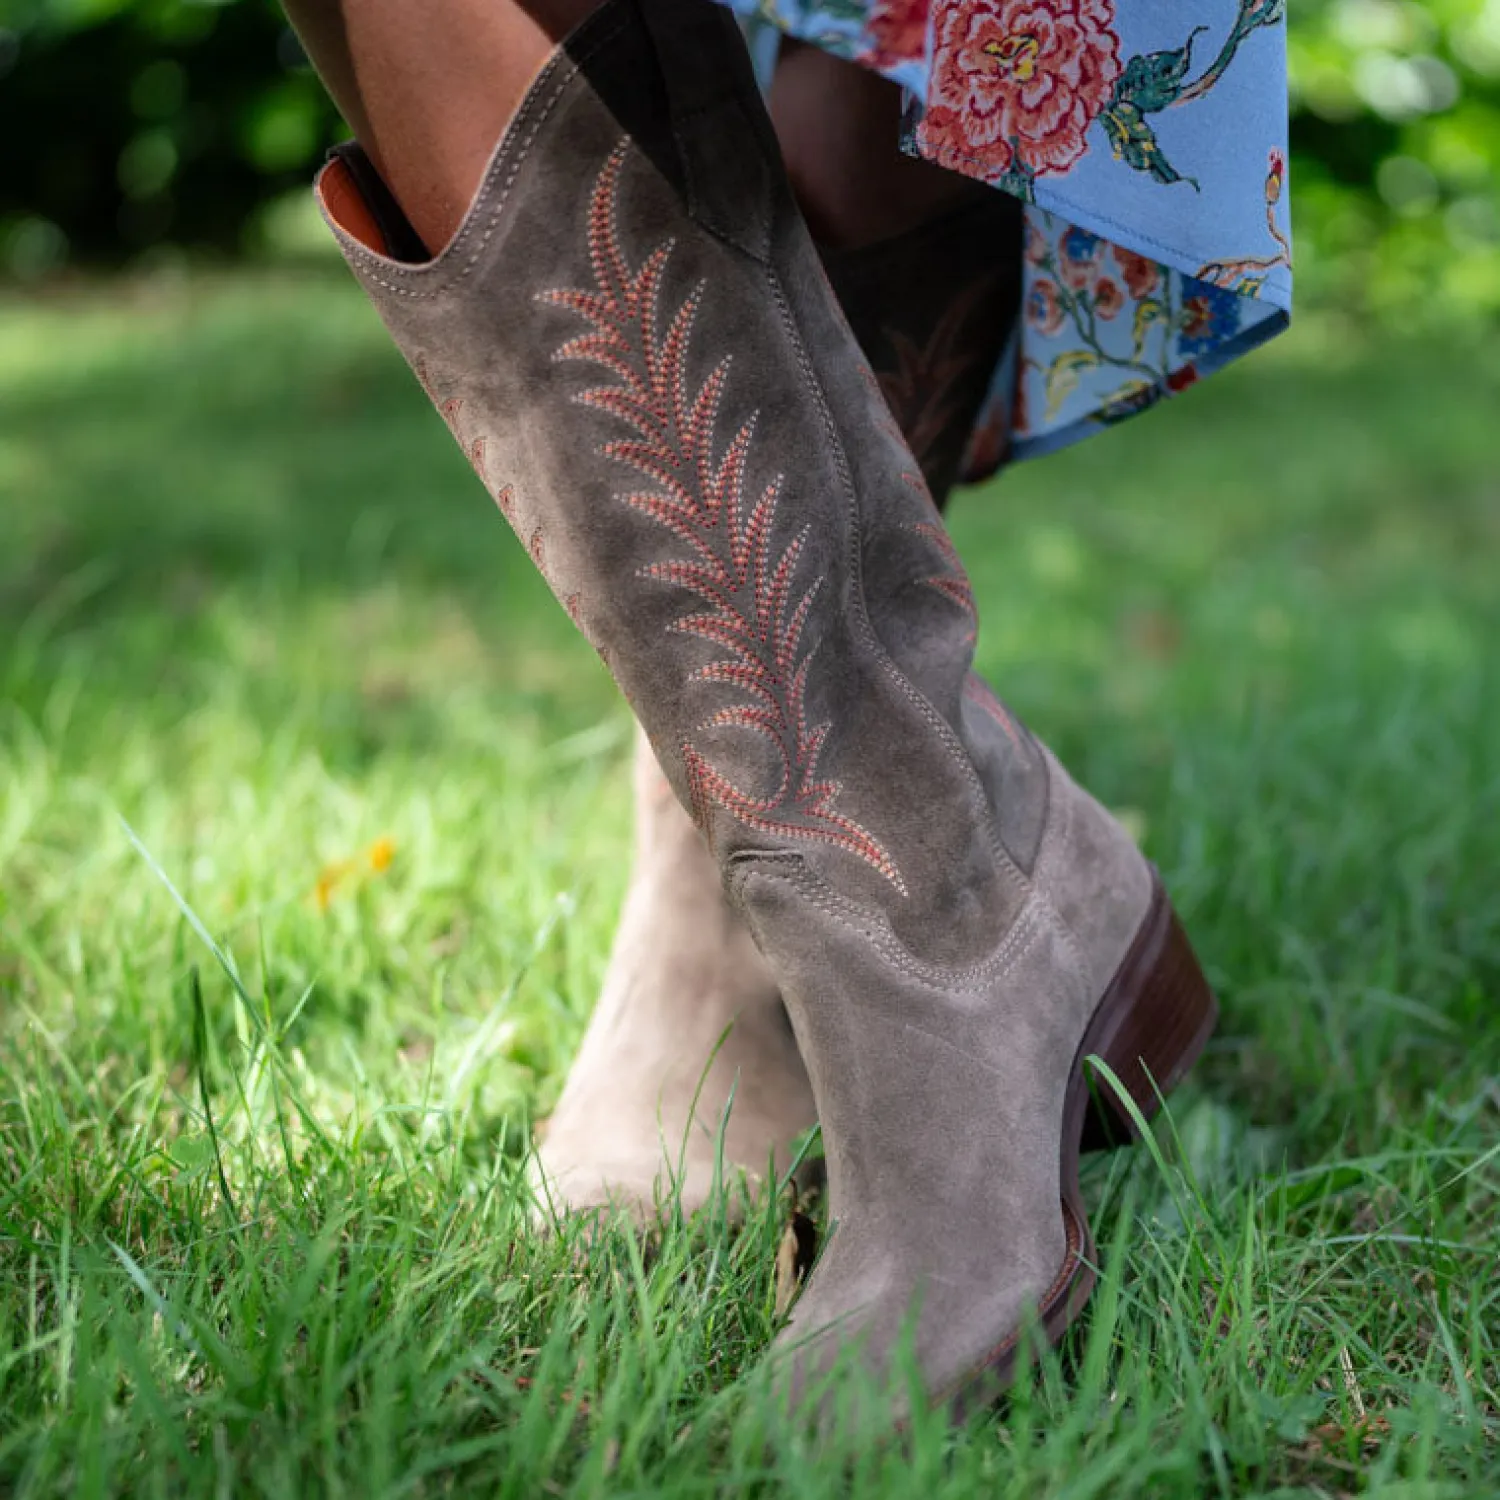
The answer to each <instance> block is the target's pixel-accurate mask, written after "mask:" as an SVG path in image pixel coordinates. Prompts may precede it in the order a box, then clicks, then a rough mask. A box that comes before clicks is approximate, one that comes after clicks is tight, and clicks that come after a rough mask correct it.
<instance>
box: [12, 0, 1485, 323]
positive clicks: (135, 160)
mask: <svg viewBox="0 0 1500 1500" xmlns="http://www.w3.org/2000/svg"><path fill="white" fill-rule="evenodd" d="M1291 21H1292V25H1291V64H1292V72H1291V87H1292V149H1293V174H1294V175H1293V184H1294V188H1295V192H1296V198H1295V213H1296V233H1297V238H1298V245H1297V250H1298V275H1299V293H1300V295H1301V296H1302V298H1303V299H1304V301H1306V300H1311V301H1312V302H1314V303H1319V304H1324V305H1333V306H1337V307H1340V308H1344V309H1347V310H1349V311H1351V312H1356V313H1358V314H1360V315H1371V314H1374V315H1379V316H1381V317H1382V318H1394V319H1396V320H1399V321H1401V322H1403V323H1407V324H1410V323H1412V322H1413V321H1423V322H1431V321H1437V322H1469V323H1472V322H1473V320H1474V319H1475V318H1476V316H1479V317H1481V318H1482V317H1484V316H1485V315H1493V314H1495V313H1497V312H1500V0H1298V3H1297V4H1296V6H1295V9H1294V11H1293V13H1292V17H1291ZM341 133H342V126H341V125H340V122H339V120H338V117H337V114H336V112H335V111H334V110H333V109H332V107H331V106H330V105H329V104H328V102H327V100H326V99H325V98H324V96H323V93H322V91H321V89H320V88H319V86H318V82H317V79H316V78H315V77H314V75H313V74H312V72H311V70H310V69H309V68H308V66H307V64H306V61H305V59H304V58H303V56H302V53H301V49H300V48H299V47H298V45H297V43H296V40H295V38H294V37H293V36H292V34H291V32H290V31H289V30H288V29H287V26H286V23H285V22H284V20H283V19H282V18H281V14H280V12H279V10H278V8H277V7H276V5H275V4H274V3H273V0H0V142H3V143H4V145H3V147H0V275H3V276H6V277H9V278H11V279H22V280H25V279H35V278H41V277H44V276H47V275H50V274H53V273H56V272H57V271H59V270H61V269H63V268H66V267H90V266H99V265H120V264H125V263H129V262H131V261H134V260H139V259H140V258H142V257H145V258H147V259H157V260H162V259H171V258H173V257H176V256H179V255H181V254H182V253H184V252H196V253H203V252H209V253H213V254H219V255H223V254H244V253H251V254H253V253H256V252H257V251H258V250H261V249H263V248H265V247H266V246H267V245H271V244H275V243H277V241H278V237H283V238H284V237H285V236H286V234H287V232H288V229H287V226H293V227H294V226H296V225H297V224H298V223H299V222H305V218H302V217H299V215H302V214H303V213H304V210H302V209H300V208H299V207H296V206H294V205H298V204H302V203H304V201H305V197H306V195H305V191H304V190H305V187H306V184H307V180H308V177H309V174H310V172H311V170H312V168H313V167H314V165H315V164H316V162H317V161H318V159H319V158H320V156H321V154H322V152H323V150H324V148H325V147H326V146H327V145H328V144H329V143H330V142H331V141H333V140H335V139H337V138H338V137H339V135H340V134H341Z"/></svg>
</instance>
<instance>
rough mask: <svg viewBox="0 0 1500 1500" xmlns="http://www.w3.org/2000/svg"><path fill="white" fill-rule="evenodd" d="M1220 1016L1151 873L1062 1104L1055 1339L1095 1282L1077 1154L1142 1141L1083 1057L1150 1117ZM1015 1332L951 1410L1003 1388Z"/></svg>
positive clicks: (956, 1393)
mask: <svg viewBox="0 0 1500 1500" xmlns="http://www.w3.org/2000/svg"><path fill="white" fill-rule="evenodd" d="M1218 1019H1219V1005H1218V1001H1217V1000H1216V999H1215V998H1214V993H1213V991H1212V990H1211V989H1210V988H1209V985H1208V981H1207V980H1206V979H1205V978H1204V977H1203V970H1202V969H1201V968H1200V967H1199V964H1198V959H1197V957H1196V955H1195V954H1194V953H1193V949H1192V945H1191V944H1190V943H1189V942H1188V937H1187V934H1186V933H1185V932H1184V931H1183V929H1182V924H1181V923H1180V922H1179V921H1178V920H1177V914H1176V913H1175V912H1174V911H1173V910H1172V903H1171V902H1170V901H1169V900H1168V899H1167V893H1166V891H1165V889H1164V888H1163V886H1162V884H1161V880H1160V879H1159V877H1158V876H1157V875H1156V872H1155V871H1154V870H1153V871H1152V891H1151V905H1150V908H1149V909H1148V911H1147V913H1146V918H1145V921H1143V922H1142V923H1141V926H1140V930H1139V931H1138V932H1137V933H1136V935H1135V940H1134V941H1133V942H1132V943H1131V945H1130V950H1129V952H1127V953H1126V955H1125V957H1124V959H1123V960H1122V962H1121V964H1120V967H1119V968H1118V969H1117V970H1116V971H1115V976H1114V978H1113V979H1112V980H1111V981H1110V983H1109V987H1108V988H1107V989H1106V990H1105V992H1104V996H1103V998H1102V999H1101V1000H1100V1001H1099V1004H1098V1006H1097V1007H1096V1008H1095V1010H1094V1014H1093V1017H1092V1019H1091V1020H1090V1021H1089V1025H1088V1030H1087V1031H1085V1032H1084V1035H1083V1040H1082V1041H1081V1042H1080V1043H1079V1044H1078V1051H1077V1053H1076V1054H1075V1056H1074V1058H1073V1071H1072V1079H1073V1081H1072V1083H1071V1085H1070V1086H1069V1089H1068V1098H1067V1103H1066V1105H1065V1107H1064V1111H1063V1128H1062V1214H1063V1227H1064V1231H1065V1234H1066V1237H1067V1250H1066V1253H1065V1254H1064V1256H1063V1262H1062V1267H1061V1269H1060V1270H1059V1271H1058V1273H1057V1277H1056V1279H1055V1280H1054V1281H1053V1283H1052V1285H1051V1286H1050V1287H1048V1288H1047V1290H1046V1292H1045V1293H1043V1295H1042V1297H1041V1300H1040V1302H1039V1319H1038V1321H1039V1324H1040V1327H1041V1330H1042V1332H1043V1334H1044V1335H1045V1336H1046V1339H1047V1342H1048V1343H1049V1344H1051V1345H1055V1344H1057V1343H1058V1342H1059V1341H1060V1340H1061V1338H1062V1336H1063V1334H1064V1333H1065V1332H1066V1331H1067V1329H1068V1327H1069V1325H1070V1324H1071V1323H1073V1321H1074V1320H1075V1319H1076V1318H1077V1317H1078V1315H1079V1314H1080V1313H1081V1312H1082V1311H1083V1308H1084V1304H1085V1303H1087V1301H1088V1300H1089V1297H1090V1295H1091V1294H1092V1293H1093V1290H1094V1283H1095V1281H1096V1280H1097V1272H1096V1270H1095V1262H1096V1254H1095V1249H1094V1238H1093V1235H1092V1233H1091V1232H1090V1230H1089V1222H1088V1216H1087V1215H1086V1214H1085V1212H1084V1207H1083V1190H1082V1187H1081V1186H1080V1183H1079V1176H1078V1168H1079V1161H1080V1159H1081V1157H1082V1155H1083V1153H1084V1151H1085V1150H1088V1149H1091V1148H1090V1146H1089V1142H1090V1140H1094V1141H1099V1138H1100V1135H1101V1134H1103V1135H1104V1137H1105V1138H1104V1139H1103V1141H1102V1142H1101V1144H1105V1145H1120V1144H1124V1143H1126V1142H1127V1141H1131V1140H1136V1139H1138V1138H1139V1131H1138V1130H1137V1129H1136V1127H1135V1124H1134V1121H1133V1120H1132V1119H1131V1117H1130V1114H1129V1112H1128V1111H1127V1110H1126V1109H1125V1108H1124V1107H1123V1105H1122V1104H1121V1103H1120V1101H1119V1100H1118V1099H1116V1098H1115V1097H1114V1093H1113V1090H1112V1089H1109V1088H1108V1086H1107V1085H1105V1084H1103V1082H1102V1080H1101V1081H1100V1083H1099V1084H1098V1085H1094V1084H1091V1082H1090V1080H1089V1079H1088V1078H1087V1077H1086V1075H1085V1070H1084V1059H1085V1058H1088V1057H1095V1056H1097V1057H1099V1058H1102V1059H1103V1061H1104V1062H1105V1063H1107V1064H1108V1065H1109V1067H1110V1069H1111V1071H1112V1072H1113V1073H1114V1074H1115V1076H1116V1077H1117V1078H1118V1079H1119V1080H1120V1082H1121V1083H1122V1084H1123V1085H1124V1087H1125V1089H1126V1090H1127V1092H1128V1093H1129V1095H1130V1097H1131V1100H1132V1101H1133V1102H1134V1103H1135V1105H1136V1107H1137V1108H1138V1109H1139V1110H1140V1112H1141V1115H1142V1116H1143V1117H1144V1118H1145V1119H1146V1120H1148V1121H1149V1120H1150V1119H1151V1118H1153V1117H1154V1116H1155V1115H1156V1114H1157V1112H1158V1111H1159V1110H1160V1109H1161V1105H1162V1100H1163V1099H1164V1098H1165V1096H1166V1095H1167V1094H1168V1093H1170V1092H1171V1090H1172V1089H1173V1088H1175V1087H1176V1086H1177V1084H1178V1083H1180V1082H1181V1081H1182V1079H1183V1077H1184V1076H1185V1075H1186V1073H1187V1071H1188V1069H1189V1068H1191V1067H1192V1065H1193V1064H1194V1063H1195V1062H1196V1061H1197V1060H1198V1056H1199V1054H1200V1053H1201V1052H1202V1051H1203V1048H1204V1045H1205V1044H1206V1043H1207V1041H1208V1038H1209V1036H1210V1035H1211V1034H1212V1032H1213V1029H1214V1027H1215V1025H1216V1024H1217V1023H1218ZM1020 1339H1021V1335H1020V1334H1019V1333H1012V1334H1010V1335H1009V1336H1008V1337H1007V1338H1006V1339H1005V1340H1004V1342H1003V1343H1001V1344H999V1345H997V1346H996V1347H995V1349H994V1350H993V1352H992V1353H991V1354H990V1355H989V1356H988V1357H987V1358H986V1359H985V1361H984V1362H983V1364H982V1365H980V1366H978V1367H976V1368H975V1370H974V1372H973V1374H972V1375H970V1376H967V1377H965V1378H964V1379H963V1380H962V1381H961V1382H960V1383H959V1385H958V1386H957V1387H956V1388H955V1389H954V1390H953V1391H951V1392H950V1393H949V1394H948V1396H947V1397H946V1398H945V1400H946V1404H947V1405H948V1406H949V1408H950V1409H951V1410H953V1411H954V1412H955V1414H957V1415H960V1416H961V1415H962V1414H963V1413H964V1412H966V1411H968V1410H971V1409H973V1408H974V1407H975V1406H976V1405H978V1404H981V1403H982V1402H985V1401H989V1400H993V1399H994V1397H995V1396H996V1395H998V1394H1000V1393H1001V1392H1003V1391H1004V1389H1005V1388H1006V1387H1007V1386H1009V1385H1010V1383H1011V1381H1012V1379H1013V1378H1014V1375H1015V1367H1016V1360H1017V1358H1018V1356H1019V1354H1020V1352H1021V1348H1020Z"/></svg>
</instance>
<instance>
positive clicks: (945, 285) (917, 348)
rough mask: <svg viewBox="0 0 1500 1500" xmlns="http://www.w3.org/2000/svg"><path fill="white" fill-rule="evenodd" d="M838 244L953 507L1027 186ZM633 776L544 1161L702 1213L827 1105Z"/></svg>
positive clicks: (648, 791)
mask: <svg viewBox="0 0 1500 1500" xmlns="http://www.w3.org/2000/svg"><path fill="white" fill-rule="evenodd" d="M375 191H376V192H377V193H378V191H379V190H378V189H376V190H375ZM823 263H824V266H825V268H826V269H827V271H828V276H829V280H830V281H831V282H832V284H833V289H834V292H835V294H836V295H837V297H838V300H839V305H840V306H841V307H842V308H843V310H844V314H845V316H846V317H847V318H848V320H849V326H850V328H851V330H852V331H853V333H854V335H855V337H856V338H857V339H858V340H859V343H860V347H861V348H862V349H863V350H864V352H865V355H866V357H867V358H868V360H869V361H870V364H871V366H872V368H873V369H874V370H875V372H876V379H877V381H878V383H879V385H880V389H881V392H882V393H883V394H884V396H885V398H886V402H887V404H888V406H889V407H890V409H891V414H892V416H893V417H894V418H895V420H896V424H897V426H898V427H899V428H900V429H901V432H902V435H903V437H905V439H906V441H907V444H908V446H909V447H910V448H911V450H912V452H913V455H914V456H915V457H916V459H917V463H918V466H919V468H920V469H921V471H922V475H923V478H924V479H925V480H926V482H927V488H928V493H929V494H930V495H931V496H932V497H933V500H934V501H935V503H936V504H937V505H938V507H939V508H940V509H941V507H942V505H943V503H944V501H945V500H946V498H947V496H948V492H949V491H950V490H951V488H952V487H953V484H954V482H955V480H956V479H957V477H958V469H959V464H960V461H961V459H962V456H963V450H964V444H965V442H966V440H967V438H968V435H969V431H970V429H971V427H972V425H973V421H974V418H975V415H976V414H977V412H978V410H979V407H980V404H981V403H982V401H983V399H984V396H985V394H986V392H987V390H988V386H989V382H990V378H991V376H992V374H993V372H994V369H995V366H996V363H997V361H998V360H999V358H1000V355H1001V352H1002V350H1003V348H1004V345H1005V341H1006V339H1007V338H1008V337H1009V336H1010V332H1011V329H1012V327H1013V325H1014V322H1015V317H1016V313H1017V310H1018V307H1019V303H1020V291H1021V216H1020V204H1019V202H1017V200H1015V199H1013V198H1011V197H1010V196H1008V195H1007V194H1001V193H995V192H990V191H988V190H986V191H985V192H984V195H983V197H982V198H980V199H979V200H978V201H973V202H970V203H966V204H965V205H964V206H962V207H961V208H958V209H956V210H954V211H952V212H949V213H946V214H943V215H941V216H940V217H938V218H936V219H935V220H933V221H932V222H930V223H928V224H924V225H922V226H921V227H919V228H917V229H914V230H912V231H910V232H909V233H906V234H903V235H900V236H897V237H895V238H893V239H890V240H885V241H881V242H879V243H877V244H873V245H869V246H862V247H860V248H858V249H854V250H846V251H827V250H825V251H823ZM949 583H950V581H949V580H947V579H946V578H945V579H944V586H949ZM634 779H635V859H634V866H633V868H632V871H631V879H630V886H629V889H628V891H627V893H626V898H625V906H624V909H623V911H622V913H621V917H620V926H619V930H618V932H617V933H616V936H615V942H614V947H613V950H612V951H611V954H610V960H609V967H608V969H607V971H606V974H605V979H604V987H603V990H602V991H601V993H600V996H599V1001H598V1004H597V1005H596V1006H595V1007H594V1012H593V1015H592V1017H591V1018H590V1022H589V1026H588V1029H587V1030H586V1031H585V1033H584V1037H583V1042H582V1044H581V1045H580V1047H579V1049H578V1055H577V1057H576V1058H575V1060H574V1062H573V1066H572V1068H571V1070H570V1071H569V1074H568V1078H567V1082H566V1083H565V1085H564V1087H563V1091H562V1093H561V1095H560V1096H559V1098H558V1101H557V1106H556V1108H555V1109H554V1110H553V1112H552V1115H551V1118H550V1119H549V1120H548V1121H547V1122H546V1125H545V1126H544V1127H543V1131H542V1133H541V1142H540V1145H539V1148H538V1152H537V1162H538V1167H539V1170H540V1175H541V1176H542V1178H543V1180H544V1183H545V1193H546V1197H547V1199H548V1200H549V1201H550V1203H551V1205H552V1206H553V1207H561V1206H566V1207H568V1208H569V1209H572V1210H575V1211H577V1210H586V1209H591V1208H596V1207H601V1206H603V1205H605V1204H608V1203H613V1204H615V1205H617V1206H621V1207H625V1208H627V1209H629V1210H631V1211H632V1212H634V1213H635V1214H636V1215H637V1216H638V1217H641V1218H646V1217H648V1216H649V1215H650V1214H651V1212H652V1211H653V1210H654V1209H655V1207H656V1206H657V1204H658V1203H659V1202H660V1201H661V1200H662V1199H663V1198H664V1197H666V1196H667V1195H668V1194H669V1193H670V1192H671V1191H673V1190H675V1192H676V1194H677V1201H678V1203H679V1205H680V1207H681V1209H682V1211H683V1212H685V1213H692V1212H693V1211H695V1210H696V1209H698V1208H699V1207H701V1206H702V1204H703V1203H704V1202H705V1201H706V1200H707V1198H708V1196H709V1194H710V1193H711V1192H712V1190H713V1187H714V1184H715V1182H716V1181H717V1180H719V1175H720V1173H721V1171H728V1170H729V1169H733V1168H738V1169H741V1170H743V1171H745V1172H747V1173H749V1174H752V1175H753V1176H759V1175H761V1174H769V1173H770V1172H771V1171H772V1170H773V1167H772V1164H773V1163H774V1164H776V1166H775V1168H774V1170H778V1171H784V1170H786V1168H787V1166H788V1164H789V1162H790V1161H792V1160H793V1159H794V1158H793V1153H794V1151H795V1148H796V1142H797V1139H798V1137H799V1136H801V1135H803V1134H804V1133H805V1132H806V1131H808V1130H809V1129H810V1128H811V1127H812V1125H813V1124H814V1122H815V1120H816V1114H815V1111H814V1108H813V1097H812V1086H811V1084H810V1083H809V1082H808V1079H807V1070H806V1068H804V1067H803V1065H802V1059H801V1056H800V1055H799V1054H798V1052H797V1045H796V1041H795V1038H794V1037H793V1035H792V1030H791V1026H790V1024H789V1022H788V1021H787V1016H786V1009H785V1007H784V1006H783V1005H782V1002H781V992H780V990H779V989H778V988H777V987H776V981H775V979H774V978H773V977H772V975H771V972H770V969H769V968H768V967H767V965H766V962H765V960H764V959H763V958H762V957H761V956H760V953H759V951H758V950H757V949H756V947H755V944H754V942H753V941H752V939H751V937H750V934H749V931H748V929H747V928H746V927H745V924H744V922H743V921H742V920H741V918H740V917H739V915H738V913H737V912H735V910H734V909H733V908H732V907H731V906H730V905H729V903H728V901H727V900H726V899H725V897H724V893H723V890H722V888H721V886H720V884H719V878H718V871H717V869H716V867H715V865H714V861H713V857H712V855H710V853H709V852H708V846H707V845H706V844H705V843H704V841H703V839H702V837H701V836H700V835H699V833H698V831H697V829H696V828H695V827H694V826H693V823H692V820H691V819H690V818H689V817H688V815H687V813H686V812H685V811H684V810H683V808H682V807H681V806H680V805H679V803H678V802H677V799H676V798H675V797H674V796H673V795H672V793H671V789H670V787H669V786H668V784H667V781H666V778H665V776H664V775H663V774H662V771H661V769H660V767H659V766H658V765H657V763H656V757H655V756H654V755H653V754H652V753H651V746H650V742H649V741H648V740H647V739H646V737H645V735H644V733H640V732H638V733H637V737H636V751H635V776H634ZM731 1101H732V1107H731ZM726 1119H727V1125H726V1126H725V1129H724V1140H723V1148H722V1151H723V1159H722V1161H721V1160H720V1147H719V1139H718V1135H719V1128H720V1123H721V1121H725V1120H726ZM772 1180H774V1178H773V1179H772Z"/></svg>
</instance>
